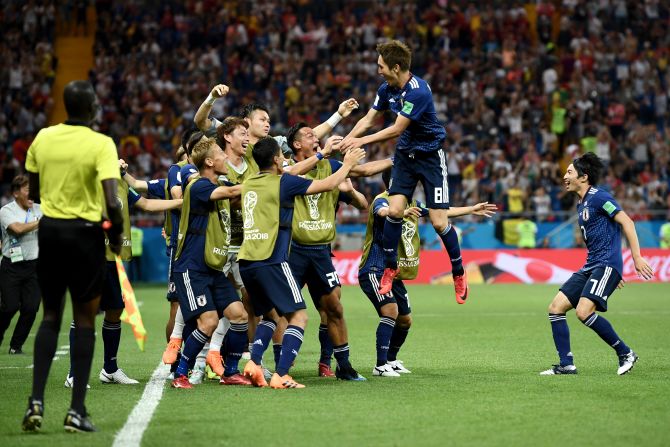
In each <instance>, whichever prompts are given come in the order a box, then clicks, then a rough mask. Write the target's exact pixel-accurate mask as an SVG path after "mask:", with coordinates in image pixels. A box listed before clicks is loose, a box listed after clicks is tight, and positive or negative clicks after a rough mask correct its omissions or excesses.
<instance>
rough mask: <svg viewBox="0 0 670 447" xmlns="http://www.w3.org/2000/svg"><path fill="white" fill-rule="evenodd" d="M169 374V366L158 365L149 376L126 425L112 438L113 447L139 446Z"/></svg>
mask: <svg viewBox="0 0 670 447" xmlns="http://www.w3.org/2000/svg"><path fill="white" fill-rule="evenodd" d="M169 372H170V367H169V365H163V363H160V364H159V365H158V367H157V368H156V369H155V370H154V372H153V374H151V379H149V382H148V383H147V385H146V386H145V387H144V393H142V397H140V400H139V401H138V402H137V405H135V408H133V411H131V412H130V414H129V415H128V419H126V423H125V424H124V425H123V427H122V428H121V430H119V432H118V433H117V434H116V436H115V437H114V444H112V445H113V447H134V446H137V447H139V446H140V443H141V441H142V435H144V431H145V430H146V429H147V427H148V426H149V422H151V418H152V417H153V415H154V411H156V407H158V403H159V402H160V400H161V398H162V397H163V388H164V387H165V378H166V377H167V375H168V374H169Z"/></svg>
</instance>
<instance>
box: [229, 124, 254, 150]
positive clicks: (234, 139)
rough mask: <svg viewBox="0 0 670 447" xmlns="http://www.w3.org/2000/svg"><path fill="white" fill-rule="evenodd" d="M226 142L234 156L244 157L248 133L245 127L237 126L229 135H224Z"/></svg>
mask: <svg viewBox="0 0 670 447" xmlns="http://www.w3.org/2000/svg"><path fill="white" fill-rule="evenodd" d="M226 141H227V142H228V144H230V148H231V149H232V150H233V152H234V153H235V154H237V155H240V156H241V155H244V154H245V152H246V149H247V145H248V144H249V131H248V130H247V128H246V127H243V126H237V127H236V128H235V130H233V131H232V132H231V133H230V134H229V135H226Z"/></svg>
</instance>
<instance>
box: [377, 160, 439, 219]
mask: <svg viewBox="0 0 670 447" xmlns="http://www.w3.org/2000/svg"><path fill="white" fill-rule="evenodd" d="M419 182H421V184H422V185H423V190H424V191H425V193H426V208H429V209H445V210H446V209H449V185H448V183H447V154H445V152H444V151H443V150H442V149H439V150H437V151H433V152H422V151H415V152H408V151H398V150H396V151H395V156H394V159H393V170H392V171H391V184H390V187H389V195H390V196H392V195H395V194H402V195H403V196H405V197H407V200H412V196H413V195H414V190H415V189H416V185H417V183H419Z"/></svg>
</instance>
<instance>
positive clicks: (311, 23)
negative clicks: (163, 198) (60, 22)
mask: <svg viewBox="0 0 670 447" xmlns="http://www.w3.org/2000/svg"><path fill="white" fill-rule="evenodd" d="M503 3H506V4H507V6H508V7H507V8H494V7H493V6H492V5H487V4H475V3H469V2H448V5H447V2H446V1H438V2H429V1H416V2H401V1H393V0H391V1H386V2H365V1H354V2H345V1H325V2H323V1H319V2H317V1H310V0H301V1H291V2H285V1H281V2H280V1H263V2H260V1H250V2H239V3H238V2H224V1H216V0H210V1H189V2H177V1H165V2H160V4H159V5H156V4H154V2H145V3H144V4H139V3H138V2H134V1H117V2H110V1H97V2H96V7H97V16H98V24H97V32H96V41H95V42H96V43H95V49H94V52H95V66H94V67H93V68H92V69H91V71H90V79H91V81H92V82H93V83H94V85H95V88H96V90H97V93H98V96H99V98H100V100H101V102H102V105H103V111H104V118H103V120H102V123H101V125H100V131H102V132H103V133H105V134H108V135H110V136H111V137H112V138H113V139H114V140H115V142H117V144H118V148H119V155H120V157H122V158H124V159H125V160H128V162H129V163H130V164H131V165H132V166H134V169H135V172H136V173H137V174H138V176H139V177H141V178H152V177H153V178H158V177H165V174H166V170H167V168H168V167H169V165H170V164H171V163H172V161H173V154H174V149H175V148H176V147H178V138H179V135H180V134H181V132H182V130H183V129H184V128H185V127H186V126H191V125H192V123H193V116H194V113H195V111H196V109H197V106H198V104H199V101H201V99H202V98H203V97H205V96H206V95H207V93H208V92H209V89H210V88H211V86H212V85H215V84H217V83H218V82H224V83H226V84H227V85H229V86H230V88H231V93H230V94H229V95H228V96H226V98H225V100H223V101H219V102H218V103H217V104H216V107H215V109H214V111H213V115H214V116H223V115H224V114H226V115H227V114H230V113H235V112H236V111H237V110H239V109H240V107H241V105H243V104H245V103H248V102H251V101H255V102H261V103H265V104H267V105H268V107H269V108H270V116H271V121H272V126H273V128H272V134H282V133H283V132H284V131H285V130H286V129H287V128H288V127H290V126H291V125H293V124H294V123H295V122H297V121H301V120H304V121H307V122H309V123H311V124H313V125H315V124H317V123H319V122H323V121H325V120H326V118H328V116H329V115H330V113H332V110H334V109H335V108H336V106H337V104H339V103H340V101H342V100H343V99H345V98H347V97H354V98H357V99H358V101H359V103H360V104H361V108H362V112H365V110H367V108H368V107H369V106H370V105H371V104H372V102H373V100H374V94H375V93H374V92H375V90H376V87H377V85H378V82H379V76H378V75H377V67H376V54H375V52H374V51H372V50H371V49H372V48H374V44H375V43H376V42H378V41H379V40H381V39H385V38H388V37H396V38H399V39H401V40H405V41H406V42H407V43H408V44H409V45H410V46H411V47H412V48H413V49H414V56H413V66H412V70H413V72H415V73H416V74H417V75H419V76H421V77H423V78H424V79H426V81H428V82H429V83H430V84H431V86H432V88H433V93H434V98H435V105H436V107H437V110H438V113H439V117H440V119H441V120H442V121H443V122H444V123H445V124H446V127H447V131H448V135H449V137H448V140H447V142H446V143H445V145H446V146H447V147H448V153H449V155H448V169H449V175H450V182H449V183H450V184H449V187H450V195H451V197H452V202H453V203H466V202H477V201H480V200H489V201H492V202H494V203H498V204H499V205H501V207H502V209H504V210H505V211H507V212H510V213H522V212H531V213H532V215H533V217H535V218H536V219H537V220H539V221H542V220H548V219H549V220H551V219H555V218H557V217H556V216H557V213H556V212H557V211H561V210H571V209H572V207H573V205H574V198H573V196H572V195H569V194H565V193H564V192H563V190H562V188H561V182H562V181H561V176H562V172H563V170H564V168H565V167H566V166H567V162H568V161H569V160H571V159H572V158H573V157H574V156H575V155H577V154H579V153H583V152H587V151H593V152H595V153H597V154H598V155H599V156H600V157H601V158H603V159H604V160H606V161H607V162H608V163H609V175H608V176H607V178H606V186H607V187H608V188H609V189H611V190H612V191H614V193H615V196H616V197H617V199H618V200H619V201H620V202H621V203H622V205H623V206H624V207H625V208H626V209H628V210H629V211H630V212H631V214H632V215H633V216H634V217H635V218H636V219H638V220H640V219H647V218H649V217H650V215H652V214H653V212H656V213H657V214H655V215H657V216H658V217H661V218H664V217H666V216H665V215H666V214H667V211H668V208H670V194H669V192H668V181H669V180H670V173H669V172H668V171H669V163H670V150H669V147H670V130H669V129H668V119H669V116H670V115H669V113H668V95H669V92H670V86H669V85H668V80H669V79H668V75H670V65H669V64H668V61H669V58H670V51H669V48H670V35H669V34H668V33H666V32H665V29H667V25H668V21H669V14H670V9H669V8H668V6H667V5H665V4H664V3H663V2H659V1H656V0H647V1H645V2H632V1H623V0H620V1H614V0H612V1H610V0H601V1H598V2H586V1H583V0H581V1H578V0H565V1H563V2H562V3H561V2H539V3H538V4H537V5H535V7H534V8H525V7H524V6H523V4H522V3H521V2H503ZM533 10H534V12H531V13H529V11H533ZM54 16H55V8H54V4H53V2H39V1H38V2H29V3H28V4H25V5H23V4H20V3H18V2H10V3H7V4H6V5H5V6H4V10H3V15H2V22H3V29H2V31H0V32H2V35H3V38H2V44H0V45H1V47H0V49H1V51H2V53H3V54H5V56H6V60H12V61H14V63H13V64H7V65H5V66H4V67H3V68H2V69H1V71H2V73H1V76H2V78H3V79H4V80H7V81H8V82H3V83H2V87H1V88H2V92H1V93H2V111H0V180H1V183H2V200H1V201H2V204H4V203H6V202H7V201H8V200H10V198H11V196H10V194H9V192H8V189H9V188H8V186H9V182H10V181H11V178H12V177H13V175H14V174H15V173H18V172H19V171H22V168H23V164H24V161H25V153H26V151H27V148H28V146H29V144H30V141H31V139H32V138H33V136H34V135H35V134H36V132H37V131H38V130H39V129H40V128H41V127H43V126H45V125H46V120H47V115H48V111H49V106H50V104H51V98H50V96H49V94H50V85H51V82H52V81H53V76H54V70H53V66H54V64H53V61H54V56H53V50H52V42H53V28H54ZM359 116H360V114H359V115H354V119H351V118H350V119H349V120H344V121H343V122H342V123H341V124H340V125H339V126H338V128H337V129H336V132H337V133H339V134H342V135H345V134H346V133H347V132H348V131H349V130H350V128H351V126H352V125H353V123H354V122H355V119H356V118H357V117H359ZM386 119H387V120H388V121H387V123H388V122H390V119H391V117H390V116H388V117H387V118H386ZM380 124H381V123H380ZM392 149H393V143H392V142H386V143H382V144H376V145H371V146H370V147H368V148H367V157H368V159H370V160H374V159H380V158H385V157H388V156H389V155H390V154H391V153H392ZM357 186H358V188H359V189H360V190H361V191H362V192H364V193H365V194H366V195H367V196H368V197H373V196H374V195H375V194H377V193H378V192H379V191H380V189H381V188H382V187H383V186H382V183H381V180H380V179H379V177H375V178H371V179H366V180H362V181H360V182H359V183H358V185H357ZM558 216H560V213H558ZM363 217H364V216H360V215H359V214H358V213H357V212H356V211H355V210H352V209H350V208H348V207H343V209H342V210H341V215H340V218H341V221H347V222H351V221H358V220H360V219H361V218H363Z"/></svg>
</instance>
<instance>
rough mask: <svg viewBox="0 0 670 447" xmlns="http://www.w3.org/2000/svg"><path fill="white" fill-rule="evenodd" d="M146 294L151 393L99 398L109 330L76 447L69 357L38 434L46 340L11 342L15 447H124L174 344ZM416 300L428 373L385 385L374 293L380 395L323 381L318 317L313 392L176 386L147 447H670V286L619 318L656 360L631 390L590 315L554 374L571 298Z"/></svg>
mask: <svg viewBox="0 0 670 447" xmlns="http://www.w3.org/2000/svg"><path fill="white" fill-rule="evenodd" d="M136 291H137V296H138V300H139V301H141V302H142V305H141V311H142V316H143V318H144V322H145V325H146V327H147V329H148V332H149V339H148V343H147V349H146V352H144V353H141V352H139V350H138V349H137V346H136V344H135V341H134V339H133V337H132V332H131V330H130V327H129V326H127V325H125V324H124V325H123V331H124V332H123V338H122V342H121V350H120V353H119V365H120V366H121V367H122V368H123V369H124V370H125V371H126V372H127V373H128V374H129V375H130V376H131V377H134V378H137V379H139V380H140V381H141V382H142V385H140V386H135V387H124V386H121V385H101V384H100V383H99V381H98V379H97V377H98V373H99V371H100V368H101V367H102V340H101V337H100V333H99V331H98V342H97V344H96V352H95V360H94V365H93V370H92V374H91V381H90V383H91V386H92V389H91V390H90V391H89V394H88V398H87V406H88V409H89V412H90V413H91V414H92V420H93V421H94V423H95V424H96V425H97V426H98V429H99V430H100V432H99V433H96V434H93V435H68V434H66V433H64V431H63V429H62V421H63V418H64V416H65V412H66V410H67V408H68V406H69V399H70V397H69V396H70V390H67V389H65V388H64V387H63V381H64V378H65V375H66V372H67V367H68V361H69V357H68V354H67V353H66V352H65V351H66V350H67V349H66V348H63V349H62V350H60V351H61V353H60V354H59V355H58V357H59V359H58V360H57V361H55V362H54V363H53V366H52V370H51V375H50V381H49V384H48V386H47V393H46V414H45V423H44V425H43V429H42V431H43V433H42V434H38V435H28V434H23V433H21V431H20V421H21V417H22V414H23V411H24V410H25V407H26V398H27V396H28V394H29V392H30V384H31V378H32V370H31V369H29V368H26V367H27V366H29V365H30V364H31V363H32V356H31V353H32V350H33V347H32V344H33V340H34V338H32V336H31V338H29V339H28V342H27V343H26V346H25V350H26V351H27V352H28V353H29V354H28V355H25V356H9V355H8V354H7V349H8V348H7V344H6V343H5V344H3V346H2V348H1V349H2V353H1V354H0V377H2V386H1V387H0V402H1V404H0V445H1V446H24V445H25V446H28V445H31V446H40V447H44V446H47V447H57V446H72V445H82V446H84V445H85V446H98V445H100V446H109V445H111V444H112V442H113V440H114V435H115V433H116V432H117V431H118V430H119V429H120V428H121V427H122V426H123V424H124V422H125V420H126V418H127V416H128V414H129V413H130V411H131V410H132V408H133V407H134V405H135V403H136V402H137V400H138V399H139V398H140V396H141V395H142V392H143V388H144V384H145V383H146V382H147V380H148V379H149V377H150V375H151V373H152V371H153V370H154V369H155V368H156V366H158V363H159V361H160V357H161V353H162V351H163V348H164V344H165V343H164V342H165V340H164V325H165V320H166V318H167V304H166V302H165V299H164V289H163V288H162V287H161V288H156V287H138V288H137V290H136ZM409 292H410V298H411V305H412V309H413V317H414V326H413V328H412V331H411V332H410V336H409V338H408V340H407V343H406V344H405V346H404V348H403V350H402V351H401V355H400V356H399V357H400V358H401V359H403V360H404V361H405V365H406V366H407V367H408V368H409V369H411V370H412V372H413V373H412V374H409V375H406V376H402V377H400V378H377V377H372V376H371V369H372V367H373V365H374V359H375V347H374V343H375V329H376V325H377V320H378V319H377V316H376V313H375V312H374V310H373V308H372V306H371V304H370V303H369V302H368V300H367V299H366V298H365V297H364V295H363V294H362V292H360V290H359V289H358V288H355V287H345V288H344V290H343V303H344V306H345V311H346V316H347V322H348V327H349V339H350V344H351V352H352V363H353V364H354V367H356V368H357V369H358V370H359V371H360V372H361V373H362V374H363V375H365V376H367V377H368V381H367V382H364V383H343V382H336V381H335V380H331V379H322V378H318V377H316V363H317V360H318V350H319V348H318V340H317V332H318V331H317V328H318V316H317V314H316V313H315V312H314V310H313V309H310V317H311V321H310V323H309V325H308V328H307V333H306V335H305V343H304V345H303V347H302V350H301V352H300V355H299V357H298V359H297V361H296V366H295V368H294V369H293V370H292V374H293V376H294V377H295V378H296V379H297V380H299V381H300V382H302V383H304V384H305V385H307V388H306V389H304V390H270V389H255V388H245V389H240V388H230V387H224V386H220V385H219V384H218V382H208V383H206V384H203V385H200V386H198V387H196V389H194V390H191V391H189V390H175V389H172V388H169V387H168V385H169V384H168V382H166V388H165V392H164V394H163V398H162V400H161V402H160V405H159V406H158V408H157V410H156V412H155V413H154V416H153V419H152V420H151V423H150V425H149V427H148V429H147V431H146V432H145V434H144V437H143V440H142V444H143V445H146V446H161V447H162V446H172V445H189V446H200V445H203V446H214V445H217V446H219V445H223V446H228V445H230V446H242V445H251V444H252V443H253V445H256V446H275V445H276V446H302V445H304V446H316V445H319V446H322V445H323V446H326V445H333V446H342V445H345V446H395V445H421V446H432V445H435V446H443V445H455V446H459V445H504V446H525V445H528V446H545V445H556V446H565V445H602V446H616V445H621V446H630V445H637V446H655V445H658V446H667V445H670V380H669V372H670V356H669V355H668V354H669V352H668V351H669V348H668V346H670V330H669V328H670V307H669V304H670V302H669V301H668V300H669V299H670V286H669V285H667V284H631V285H628V286H627V287H626V288H625V289H623V290H621V291H618V292H617V293H616V294H615V295H614V296H613V298H612V302H611V305H610V309H611V310H610V312H608V313H607V318H608V319H609V320H610V321H611V322H612V324H613V325H614V327H615V329H616V330H617V331H618V332H619V334H620V335H621V336H622V337H623V339H624V340H625V341H626V342H627V343H628V344H629V345H631V346H632V347H633V348H634V349H635V350H636V351H637V352H638V354H639V355H640V361H639V362H638V363H637V365H636V367H635V369H634V370H633V371H632V372H631V373H630V374H628V375H626V376H622V377H619V376H617V375H616V368H617V363H616V357H615V355H614V352H613V351H612V350H611V349H610V348H609V347H608V346H606V345H605V344H604V343H603V342H602V341H601V340H600V339H599V338H598V337H597V336H596V335H595V334H594V333H593V332H592V331H591V330H589V329H588V328H586V327H584V326H583V325H582V324H581V323H579V322H578V321H577V319H576V318H575V316H574V313H572V314H571V315H570V316H569V317H568V322H569V324H570V329H571V334H572V350H573V352H574V354H575V361H576V364H577V367H578V368H579V375H577V376H553V377H540V376H539V375H538V372H539V371H540V370H542V369H546V368H548V367H550V366H551V364H552V363H554V362H556V360H557V359H556V354H555V351H554V347H553V342H552V338H551V331H550V326H549V322H548V320H547V311H546V309H547V305H548V304H549V302H550V300H551V298H552V297H553V296H554V294H555V292H556V287H555V286H541V285H535V286H529V285H485V286H473V287H472V291H471V297H470V300H469V301H468V303H467V304H466V305H463V306H459V305H457V304H456V302H455V300H454V297H453V290H452V289H450V288H448V287H442V286H411V287H410V288H409ZM308 303H309V306H310V308H311V307H312V306H311V302H309V301H308ZM65 315H66V316H65V318H64V321H63V329H62V332H61V336H60V340H59V343H58V345H59V347H61V346H65V345H67V344H68V338H67V328H68V325H69V319H70V315H71V313H70V310H69V307H68V308H67V309H66V311H65ZM40 318H41V317H39V316H38V322H36V324H35V327H34V328H33V329H34V330H35V329H36V328H37V326H38V324H39V320H40ZM101 320H102V319H101V318H99V320H98V324H99V325H100V324H102V321H101ZM12 327H13V326H12ZM10 329H11V328H10ZM33 333H34V331H33ZM9 337H11V336H10V335H9V334H7V335H6V339H8V338H9ZM268 354H269V356H267V355H266V359H267V360H271V358H272V353H268Z"/></svg>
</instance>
